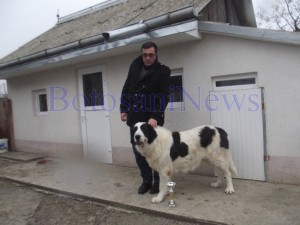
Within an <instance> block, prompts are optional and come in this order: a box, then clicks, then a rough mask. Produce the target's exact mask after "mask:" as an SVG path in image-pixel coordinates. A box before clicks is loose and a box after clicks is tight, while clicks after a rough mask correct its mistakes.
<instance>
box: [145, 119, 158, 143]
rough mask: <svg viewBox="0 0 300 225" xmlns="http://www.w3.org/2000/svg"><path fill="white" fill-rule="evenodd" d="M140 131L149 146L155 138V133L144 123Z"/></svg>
mask: <svg viewBox="0 0 300 225" xmlns="http://www.w3.org/2000/svg"><path fill="white" fill-rule="evenodd" d="M141 130H142V131H143V133H144V135H145V137H147V139H148V144H151V143H152V142H153V141H154V139H155V138H156V137H157V133H156V131H155V130H154V128H153V127H152V126H151V125H150V124H148V123H144V124H143V125H142V126H141Z"/></svg>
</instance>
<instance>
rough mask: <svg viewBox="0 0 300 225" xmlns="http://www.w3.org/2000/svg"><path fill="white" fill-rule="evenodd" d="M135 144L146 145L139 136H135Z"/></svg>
mask: <svg viewBox="0 0 300 225" xmlns="http://www.w3.org/2000/svg"><path fill="white" fill-rule="evenodd" d="M134 139H135V144H136V145H144V143H143V142H142V141H141V135H139V134H137V135H135V136H134Z"/></svg>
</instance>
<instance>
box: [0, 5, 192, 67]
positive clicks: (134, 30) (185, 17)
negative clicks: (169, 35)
mask: <svg viewBox="0 0 300 225" xmlns="http://www.w3.org/2000/svg"><path fill="white" fill-rule="evenodd" d="M196 19H197V16H196V14H195V12H194V7H193V5H190V6H187V7H184V8H181V9H178V10H175V11H172V12H169V13H167V14H164V15H160V16H157V17H154V18H151V19H148V20H145V21H141V22H139V23H136V24H133V25H129V26H126V27H122V28H120V29H116V30H112V31H108V32H104V33H102V34H100V35H96V36H93V37H88V38H85V39H81V40H78V41H75V42H72V43H68V44H65V45H62V46H58V47H55V48H51V49H45V50H43V51H40V52H37V53H34V54H31V55H28V56H24V57H20V58H18V59H16V60H13V61H9V62H6V63H2V64H0V71H1V70H4V69H9V68H11V67H16V66H20V65H23V64H27V63H33V62H36V61H38V60H42V59H45V58H49V57H51V59H49V62H50V61H51V62H53V56H57V57H54V59H55V58H56V59H60V60H63V59H64V58H65V57H61V56H59V55H61V54H63V55H73V56H76V57H77V56H80V55H82V54H86V53H87V52H93V51H91V48H88V47H90V46H95V45H98V46H96V47H93V48H92V49H95V48H96V49H98V51H101V49H105V48H106V49H108V48H111V47H106V46H113V48H115V47H118V46H122V45H124V41H122V39H125V38H128V37H133V36H137V35H139V34H143V33H146V32H148V33H149V32H150V33H151V31H153V30H157V29H158V30H159V28H161V27H166V26H170V25H172V24H178V23H183V22H185V21H189V20H196ZM156 32H157V31H156ZM161 32H162V33H164V30H161ZM154 36H156V37H157V36H160V34H159V33H157V34H156V35H154ZM133 39H135V38H133ZM116 40H120V41H119V42H118V41H117V42H116ZM131 41H133V40H132V39H131ZM129 43H130V42H128V41H127V43H125V44H129ZM80 49H82V51H80ZM72 51H74V53H73V54H72ZM66 53H67V54H66ZM43 61H45V60H43ZM46 61H47V60H46ZM55 61H56V60H55ZM35 64H37V65H38V64H39V63H35Z"/></svg>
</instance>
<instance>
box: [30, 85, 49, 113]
mask: <svg viewBox="0 0 300 225" xmlns="http://www.w3.org/2000/svg"><path fill="white" fill-rule="evenodd" d="M33 93H34V106H35V112H36V115H38V116H40V115H47V112H48V104H47V91H46V89H42V90H36V91H33Z"/></svg>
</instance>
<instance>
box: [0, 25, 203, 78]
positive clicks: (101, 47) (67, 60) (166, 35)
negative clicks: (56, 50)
mask: <svg viewBox="0 0 300 225" xmlns="http://www.w3.org/2000/svg"><path fill="white" fill-rule="evenodd" d="M153 39H155V41H157V42H158V43H161V44H160V46H162V45H167V44H174V43H176V42H177V43H178V42H188V41H192V40H199V39H201V35H200V33H199V32H198V20H196V19H193V20H189V21H185V22H181V23H177V24H172V25H169V26H163V27H160V28H158V29H154V30H151V31H149V32H144V33H141V34H138V35H134V36H130V37H124V38H122V39H118V40H115V41H110V42H105V43H100V44H98V45H93V46H90V47H85V48H80V49H76V50H72V51H68V52H62V53H60V54H58V55H54V56H51V57H47V58H42V59H39V60H35V61H30V62H28V63H23V64H20V65H15V66H11V67H8V68H4V69H0V79H8V78H11V77H14V76H20V75H24V74H27V73H29V72H31V71H36V70H39V69H41V70H42V68H45V67H48V68H49V67H58V66H61V65H62V64H72V63H75V62H76V63H78V62H80V61H82V62H84V61H86V60H87V59H89V60H92V59H96V58H101V57H107V56H108V55H109V56H112V55H118V54H119V53H120V52H122V53H124V54H125V53H126V51H129V49H130V47H127V46H132V45H135V44H139V43H141V42H145V41H148V40H153ZM171 39H172V41H170V40H171ZM126 47H127V49H126Z"/></svg>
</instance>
